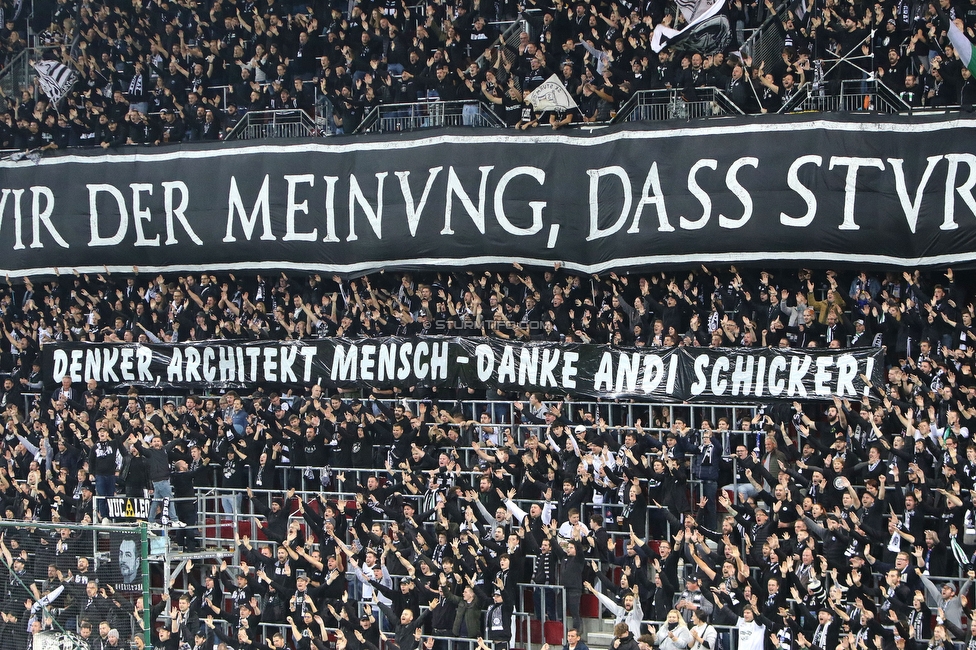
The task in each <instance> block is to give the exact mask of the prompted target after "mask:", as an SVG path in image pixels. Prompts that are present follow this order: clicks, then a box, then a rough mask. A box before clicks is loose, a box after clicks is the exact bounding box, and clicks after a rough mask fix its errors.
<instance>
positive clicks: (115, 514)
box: [105, 497, 152, 519]
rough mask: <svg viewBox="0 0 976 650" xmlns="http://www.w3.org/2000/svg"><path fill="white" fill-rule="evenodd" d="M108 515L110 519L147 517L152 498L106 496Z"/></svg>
mask: <svg viewBox="0 0 976 650" xmlns="http://www.w3.org/2000/svg"><path fill="white" fill-rule="evenodd" d="M105 505H106V506H108V516H109V517H111V518H112V519H149V507H150V505H152V499H144V498H137V497H132V498H129V497H107V498H106V499H105Z"/></svg>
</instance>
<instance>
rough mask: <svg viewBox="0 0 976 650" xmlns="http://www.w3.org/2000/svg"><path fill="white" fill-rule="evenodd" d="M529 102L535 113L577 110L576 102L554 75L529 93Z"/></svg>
mask: <svg viewBox="0 0 976 650" xmlns="http://www.w3.org/2000/svg"><path fill="white" fill-rule="evenodd" d="M529 101H530V102H532V110H535V111H571V110H573V109H574V108H577V105H576V100H574V99H573V96H572V95H570V94H569V91H568V90H566V86H564V85H563V82H561V81H560V80H559V77H557V76H556V75H552V76H551V77H549V78H548V79H546V80H545V81H544V82H543V83H542V85H541V86H539V87H538V88H536V89H535V90H533V91H532V92H531V93H529Z"/></svg>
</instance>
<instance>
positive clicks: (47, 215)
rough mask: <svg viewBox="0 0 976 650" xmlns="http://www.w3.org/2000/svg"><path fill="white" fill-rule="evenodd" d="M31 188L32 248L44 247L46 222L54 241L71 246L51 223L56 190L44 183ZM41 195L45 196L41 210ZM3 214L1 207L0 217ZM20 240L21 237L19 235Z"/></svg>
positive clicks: (61, 245) (64, 245)
mask: <svg viewBox="0 0 976 650" xmlns="http://www.w3.org/2000/svg"><path fill="white" fill-rule="evenodd" d="M30 190H31V196H32V199H31V223H32V224H33V227H32V229H31V233H32V234H33V236H34V238H33V241H32V242H31V245H30V247H31V248H44V244H42V243H41V224H42V223H43V224H44V228H45V229H47V232H48V234H49V235H51V237H52V238H53V239H54V241H55V242H56V243H57V244H58V246H60V247H61V248H70V247H69V246H68V242H66V241H65V240H64V238H63V237H62V236H61V233H59V232H58V231H57V230H56V229H55V227H54V224H53V223H51V215H52V214H53V213H54V192H52V191H51V188H50V187H45V186H43V185H39V186H34V187H32V188H30ZM41 197H44V209H43V210H41ZM2 215H3V209H2V208H0V217H2ZM18 241H20V238H19V237H18Z"/></svg>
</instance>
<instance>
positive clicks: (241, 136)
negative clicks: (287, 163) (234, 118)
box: [224, 109, 317, 140]
mask: <svg viewBox="0 0 976 650" xmlns="http://www.w3.org/2000/svg"><path fill="white" fill-rule="evenodd" d="M316 133H317V127H316V125H315V120H313V119H312V118H311V117H309V115H308V113H306V112H305V111H303V110H301V109H287V110H277V111H248V112H247V113H245V114H244V116H243V117H242V118H241V121H240V122H238V123H237V124H236V125H235V126H234V128H233V129H231V131H230V133H228V134H227V136H226V137H225V138H224V139H225V140H253V139H255V138H307V137H311V136H313V135H315V134H316Z"/></svg>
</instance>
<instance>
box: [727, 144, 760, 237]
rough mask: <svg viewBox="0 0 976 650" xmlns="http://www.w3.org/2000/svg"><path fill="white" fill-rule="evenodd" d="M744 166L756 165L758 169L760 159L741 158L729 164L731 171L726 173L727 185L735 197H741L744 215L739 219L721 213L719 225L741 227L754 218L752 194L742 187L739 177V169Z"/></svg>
mask: <svg viewBox="0 0 976 650" xmlns="http://www.w3.org/2000/svg"><path fill="white" fill-rule="evenodd" d="M743 167H755V168H757V169H758V168H759V159H758V158H753V157H746V158H739V159H738V160H736V161H735V162H734V163H732V164H731V165H730V166H729V171H728V172H727V173H726V174H725V186H726V187H727V188H729V189H730V190H732V194H734V195H735V198H737V199H739V201H740V202H741V203H742V216H741V217H739V218H738V219H731V218H729V217H726V216H725V215H724V214H721V213H720V214H719V215H718V225H720V226H722V227H723V228H741V227H742V226H744V225H746V223H748V222H749V219H751V218H752V207H753V203H752V195H750V194H749V190H747V189H746V188H744V187H742V183H740V182H739V179H738V177H737V174H738V173H739V170H740V169H742V168H743Z"/></svg>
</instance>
